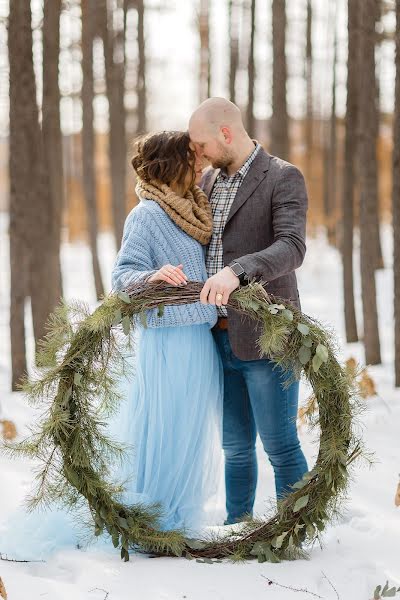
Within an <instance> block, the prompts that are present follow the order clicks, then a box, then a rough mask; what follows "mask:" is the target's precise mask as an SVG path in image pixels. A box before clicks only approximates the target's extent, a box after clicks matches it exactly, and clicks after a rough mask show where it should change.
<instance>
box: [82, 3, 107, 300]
mask: <svg viewBox="0 0 400 600" xmlns="http://www.w3.org/2000/svg"><path fill="white" fill-rule="evenodd" d="M93 1H94V0H82V2H81V9H82V75H83V78H82V171H83V174H82V175H83V190H84V196H85V204H86V214H87V227H88V233H89V243H90V250H91V253H92V268H93V275H94V283H95V288H96V297H97V299H98V300H100V298H101V297H102V296H103V295H104V288H103V283H102V279H101V271H100V263H99V256H98V252H97V232H98V225H97V204H96V176H95V169H94V157H95V136H94V129H93V97H94V90H93V37H94V16H95V12H94V4H93Z"/></svg>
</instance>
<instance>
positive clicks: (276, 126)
mask: <svg viewBox="0 0 400 600" xmlns="http://www.w3.org/2000/svg"><path fill="white" fill-rule="evenodd" d="M285 40H286V7H285V0H273V2H272V51H273V68H272V117H271V152H272V154H275V155H276V156H279V157H280V158H283V159H285V160H288V158H289V130H288V127H289V124H288V114H287V100H286V79H287V69H286V53H285Z"/></svg>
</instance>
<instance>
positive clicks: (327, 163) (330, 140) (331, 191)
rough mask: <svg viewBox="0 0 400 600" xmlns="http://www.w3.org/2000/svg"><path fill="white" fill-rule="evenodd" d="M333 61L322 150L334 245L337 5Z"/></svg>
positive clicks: (328, 219) (327, 211)
mask: <svg viewBox="0 0 400 600" xmlns="http://www.w3.org/2000/svg"><path fill="white" fill-rule="evenodd" d="M333 22H334V26H333V59H332V88H331V90H332V93H331V98H332V102H331V115H330V119H329V124H328V127H327V135H326V140H325V149H324V213H325V223H326V227H327V232H328V240H329V243H331V244H336V241H337V240H336V218H337V215H336V179H337V169H336V164H337V127H336V65H337V4H335V12H334V16H333Z"/></svg>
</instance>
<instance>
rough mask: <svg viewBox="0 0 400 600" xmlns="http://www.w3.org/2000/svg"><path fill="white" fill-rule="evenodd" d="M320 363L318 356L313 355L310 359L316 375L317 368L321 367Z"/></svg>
mask: <svg viewBox="0 0 400 600" xmlns="http://www.w3.org/2000/svg"><path fill="white" fill-rule="evenodd" d="M322 363H323V361H322V360H321V359H320V357H319V356H318V354H314V356H313V359H312V368H313V370H314V372H315V373H318V371H319V368H320V366H321V365H322Z"/></svg>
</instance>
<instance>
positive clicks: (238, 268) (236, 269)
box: [231, 263, 244, 277]
mask: <svg viewBox="0 0 400 600" xmlns="http://www.w3.org/2000/svg"><path fill="white" fill-rule="evenodd" d="M231 269H232V271H233V272H234V273H235V275H237V276H238V277H239V276H240V275H243V273H244V269H243V267H241V266H240V265H239V264H238V263H235V264H234V265H232V266H231Z"/></svg>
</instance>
